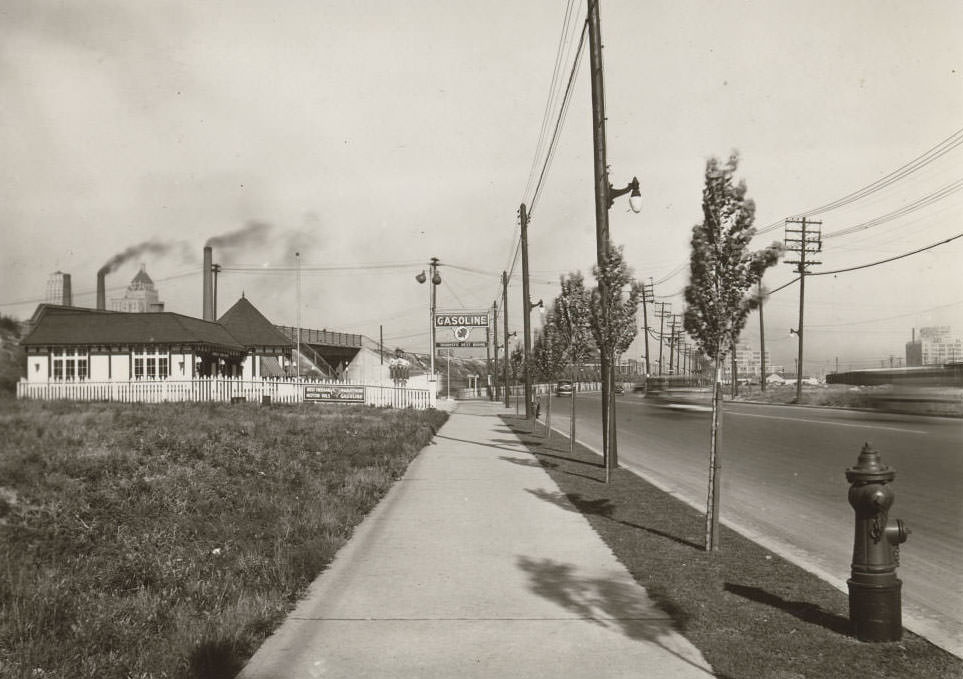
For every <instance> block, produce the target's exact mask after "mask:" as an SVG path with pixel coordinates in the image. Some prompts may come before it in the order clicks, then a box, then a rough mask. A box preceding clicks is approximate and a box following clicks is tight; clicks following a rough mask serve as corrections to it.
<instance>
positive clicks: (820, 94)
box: [0, 0, 963, 374]
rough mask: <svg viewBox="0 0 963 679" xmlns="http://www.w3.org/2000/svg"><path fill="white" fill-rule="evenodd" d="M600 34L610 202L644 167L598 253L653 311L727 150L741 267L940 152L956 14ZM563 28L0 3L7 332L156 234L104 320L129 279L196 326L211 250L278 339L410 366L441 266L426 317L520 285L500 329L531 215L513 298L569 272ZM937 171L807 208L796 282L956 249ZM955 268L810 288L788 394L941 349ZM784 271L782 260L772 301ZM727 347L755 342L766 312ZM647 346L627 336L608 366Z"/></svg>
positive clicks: (569, 139) (943, 170)
mask: <svg viewBox="0 0 963 679" xmlns="http://www.w3.org/2000/svg"><path fill="white" fill-rule="evenodd" d="M600 11H601V34H602V40H603V43H604V77H605V98H606V115H607V130H606V131H607V145H608V163H609V166H610V172H611V182H612V184H613V185H615V186H622V185H624V184H625V183H627V182H628V180H629V179H631V178H632V177H633V176H637V177H638V178H639V182H640V185H641V190H642V194H643V198H644V204H643V209H642V212H641V213H640V214H634V213H631V212H630V211H629V209H628V203H627V201H626V200H625V199H624V198H622V199H619V200H617V201H616V203H615V205H614V206H613V208H612V210H611V227H610V228H611V234H612V238H613V240H614V241H615V242H616V243H617V244H620V245H623V246H624V253H625V257H626V260H627V262H628V264H629V265H630V267H632V269H633V271H634V273H635V275H636V277H637V278H639V279H648V278H652V280H653V281H654V282H655V293H656V295H657V297H658V299H659V300H660V301H666V302H669V303H671V305H672V311H673V312H675V313H681V312H682V311H683V308H684V306H683V302H682V298H681V292H682V290H683V288H684V286H685V285H686V282H687V275H688V270H687V266H688V258H689V238H690V234H691V228H692V226H693V225H694V224H696V223H697V222H699V221H700V220H701V192H702V186H703V179H704V178H703V172H704V168H705V163H706V160H707V159H708V158H709V157H711V156H715V157H720V158H725V157H727V156H728V155H729V153H730V152H732V151H733V150H737V151H738V152H739V155H740V158H741V162H740V166H739V173H738V174H739V176H740V177H741V178H743V179H744V180H745V182H746V184H747V186H748V195H749V197H751V198H752V199H753V200H754V201H755V202H756V225H757V227H759V228H760V230H761V229H764V228H765V227H768V226H770V225H774V224H775V225H777V228H774V229H772V230H769V231H767V233H764V234H760V235H759V236H757V238H756V240H755V241H754V242H753V245H754V247H760V248H761V247H763V246H765V245H767V244H768V243H769V242H771V241H772V240H779V239H781V238H782V236H783V229H782V226H778V225H779V224H780V223H781V221H782V220H783V219H784V218H786V217H791V216H794V215H798V214H800V213H802V212H804V211H808V210H810V209H812V208H816V207H819V206H822V205H825V204H827V203H830V202H832V201H835V200H836V199H839V198H842V197H844V196H847V195H848V194H850V193H852V192H854V191H857V190H858V189H861V188H863V187H865V186H868V185H871V184H873V183H874V182H877V181H878V180H880V179H881V178H884V177H887V176H888V175H890V174H891V173H893V172H894V171H897V170H899V169H900V168H903V167H904V166H906V164H907V163H909V162H910V161H913V160H914V159H917V158H919V157H920V156H922V155H923V154H924V153H926V152H927V151H928V150H930V149H933V148H935V147H937V146H938V145H939V144H940V143H941V142H943V141H945V140H948V139H957V140H958V139H959V137H960V130H961V128H963V81H961V68H963V40H961V37H963V36H961V32H963V31H961V29H960V26H963V3H960V2H958V1H957V0H927V1H926V2H920V3H906V2H894V1H890V0H872V1H868V0H867V1H862V0H850V1H848V2H845V3H839V2H837V1H835V0H798V1H796V2H788V1H787V2H770V1H766V2H762V1H759V2H752V1H748V2H729V3H719V2H713V1H711V0H684V1H681V2H679V1H676V0H671V1H670V0H665V1H648V2H637V1H629V0H604V1H603V2H601V5H600ZM569 12H571V13H572V14H571V16H572V17H574V21H569V22H568V23H566V16H567V14H568V13H569ZM585 12H586V8H585V3H584V0H583V1H582V2H581V3H579V2H569V0H529V1H527V2H522V3H519V2H506V1H504V0H490V1H489V2H485V3H462V2H450V1H442V0H409V1H408V2H404V3H398V2H387V1H379V2H375V1H371V0H367V1H366V0H352V1H350V2H348V1H344V2H341V1H338V2H332V1H325V0H311V1H307V0H303V1H302V0H272V1H271V2H266V1H260V2H254V1H248V2H237V1H233V0H232V1H231V2H227V1H220V0H211V1H201V2H196V1H192V2H180V1H178V0H169V1H165V2H159V1H153V0H145V1H143V2H137V3H130V2H122V1H119V0H117V1H114V0H89V1H86V2H82V3H81V2H76V3H70V2H61V1H59V0H58V1H53V0H0V156H2V158H3V162H2V163H0V313H3V314H5V315H8V316H14V317H18V318H26V317H29V315H30V314H31V313H32V312H33V310H34V309H35V308H36V305H37V304H38V303H39V302H41V301H43V296H44V290H45V286H46V282H47V279H48V276H49V275H50V274H51V273H52V272H54V271H58V270H59V271H64V272H68V273H70V274H71V276H72V279H73V288H74V302H75V304H77V305H82V306H93V304H94V286H95V274H96V272H97V270H98V269H100V268H101V267H102V266H103V265H104V264H105V263H107V262H108V261H109V260H111V258H113V257H114V256H115V255H117V254H119V253H122V252H124V251H125V250H127V249H128V248H131V247H132V246H138V245H141V244H144V243H153V244H154V246H153V247H152V248H150V249H149V251H145V252H143V253H142V254H140V255H134V256H132V257H130V258H129V259H128V260H127V261H125V262H123V263H121V264H120V265H119V266H118V268H117V269H116V271H113V272H112V273H111V274H110V275H109V276H108V289H109V292H108V297H112V296H120V295H121V294H122V293H123V289H124V288H125V287H126V285H127V283H129V281H130V279H131V278H132V277H133V276H134V274H135V273H136V272H137V270H138V267H139V265H140V264H144V265H145V266H146V268H147V271H148V273H149V274H150V276H151V277H152V278H153V279H154V280H155V282H156V284H157V288H158V290H159V292H160V297H161V300H162V301H164V302H165V303H166V309H167V310H168V311H175V312H179V313H183V314H187V315H192V316H200V315H201V277H200V267H201V248H202V247H203V245H204V244H205V243H206V242H207V241H208V240H209V239H212V238H215V239H217V242H219V243H221V244H222V246H221V247H217V248H215V253H214V261H215V262H217V263H219V264H221V265H222V267H223V272H222V273H221V274H220V276H219V279H218V309H219V311H223V310H226V309H227V308H228V307H229V306H230V305H231V304H233V303H234V301H236V300H237V298H238V297H240V296H241V295H242V294H243V295H245V296H246V297H248V298H249V299H250V300H251V301H252V302H253V303H254V304H255V305H256V306H257V307H258V308H259V309H261V311H262V312H263V313H265V315H267V316H268V318H270V319H271V320H272V321H273V322H275V323H279V324H287V325H295V324H297V323H298V322H299V321H300V323H301V325H302V326H303V327H311V328H319V329H320V328H326V329H331V330H338V331H343V332H358V333H363V334H365V335H367V336H369V337H371V338H373V339H378V337H379V332H383V334H384V337H385V344H386V345H388V346H391V347H394V346H400V347H404V348H406V349H409V350H413V351H419V352H423V351H426V350H427V346H428V339H427V337H428V334H427V332H428V300H429V297H428V294H429V290H428V288H429V286H428V285H419V284H418V282H417V281H416V280H415V275H416V274H418V273H419V272H420V271H421V270H423V269H425V268H427V263H428V261H429V259H430V258H431V257H437V258H438V259H439V260H440V262H441V268H440V273H441V276H442V279H443V283H442V284H441V285H440V286H439V287H438V290H437V293H438V299H437V304H438V307H439V308H440V309H450V310H460V309H470V310H476V309H487V308H490V307H491V306H492V303H493V302H495V301H496V300H498V303H499V307H500V297H501V285H500V275H501V272H502V271H503V270H509V271H511V272H512V277H511V284H510V286H509V304H508V311H509V327H510V328H511V329H512V330H516V329H519V328H520V327H521V311H522V300H521V264H520V262H519V261H518V260H517V258H513V254H514V253H515V251H516V248H515V244H516V239H517V234H518V210H519V205H520V204H521V203H523V202H524V203H526V205H528V206H530V207H531V211H532V219H531V223H530V225H529V250H530V255H529V257H530V268H531V276H530V280H531V282H532V297H533V298H534V299H544V300H545V301H546V303H548V302H549V301H550V300H551V299H553V298H554V296H555V295H556V294H557V292H558V279H559V276H560V275H562V274H566V273H569V272H573V271H582V272H583V273H584V274H585V275H586V277H587V278H588V279H589V280H591V267H592V264H593V262H594V259H595V226H594V197H593V183H592V157H593V156H592V127H591V108H590V84H589V74H588V68H587V67H588V54H587V52H586V53H585V55H584V58H583V59H582V61H581V65H580V67H579V69H578V71H577V72H576V77H575V79H574V81H573V82H574V89H573V95H572V99H571V102H570V106H569V107H568V108H567V112H566V114H565V116H564V119H563V124H562V125H561V127H560V130H561V131H560V134H559V138H558V143H557V147H556V149H555V152H554V154H553V155H552V159H551V163H550V164H549V165H548V169H547V171H546V172H545V178H544V180H543V183H542V185H541V189H540V190H539V192H538V195H537V197H535V200H534V202H533V197H534V196H533V190H534V184H533V182H532V177H533V173H534V176H535V177H537V176H538V174H539V173H540V172H541V169H542V167H543V165H544V164H545V152H544V144H543V145H542V146H541V147H540V146H539V138H540V132H541V131H542V128H543V119H545V120H546V121H547V124H548V125H549V129H551V127H552V126H554V124H555V121H556V120H557V118H558V117H559V110H558V100H557V98H556V97H552V96H551V95H552V93H553V91H554V90H553V87H552V83H553V72H554V71H555V69H556V59H557V54H559V52H560V51H561V58H560V59H559V63H560V66H559V71H560V73H559V78H560V79H561V80H562V81H563V82H562V84H564V81H565V80H567V74H568V72H569V69H570V68H571V66H572V63H573V59H574V55H575V53H576V46H577V40H578V33H579V31H580V30H581V25H582V22H583V21H584V16H585ZM566 26H568V27H569V28H568V30H567V31H566V29H565V27H566ZM560 43H561V50H560ZM556 89H557V88H556ZM548 102H554V103H551V104H550V105H547V103H548ZM547 108H548V114H547V115H546V109H547ZM954 134H956V137H955V138H954V137H953V135H954ZM940 148H944V150H946V152H945V153H944V154H943V155H941V156H940V157H938V158H934V159H932V160H930V161H929V162H925V163H920V164H919V167H918V169H916V171H914V172H912V173H910V174H908V175H906V176H904V177H901V178H900V179H899V180H898V181H894V182H892V183H890V184H889V185H888V186H886V187H885V188H883V189H881V190H879V191H874V192H872V193H871V194H870V195H867V196H866V197H865V198H862V199H860V200H856V201H853V202H851V203H849V204H848V205H846V206H844V207H841V208H838V209H834V210H828V211H825V212H823V213H820V214H816V215H813V219H817V220H821V221H822V232H823V234H824V241H823V252H822V253H821V258H820V261H821V264H819V265H815V266H813V267H812V271H813V272H814V273H818V272H819V271H834V270H838V269H843V268H848V267H853V266H858V265H861V264H866V263H871V262H875V261H879V260H882V259H886V258H889V257H894V256H897V255H900V254H903V253H906V252H909V251H912V250H916V249H919V248H923V247H925V246H929V245H932V244H934V243H937V242H940V241H942V240H946V239H948V238H951V237H953V236H955V235H957V234H959V233H963V219H961V215H963V191H960V190H958V189H957V188H954V186H955V183H958V182H959V180H960V179H961V174H963V148H961V147H960V146H959V145H956V146H953V145H949V146H946V147H940ZM941 189H946V190H945V191H943V192H942V193H938V194H937V196H935V197H933V198H932V199H930V200H927V201H925V202H926V203H927V204H926V205H925V206H923V207H920V208H919V209H910V208H912V207H913V206H914V204H915V203H916V202H917V201H919V200H920V199H921V198H924V197H927V196H931V195H932V194H935V193H937V192H940V190H941ZM908 206H909V207H908ZM900 209H903V211H904V212H905V214H901V215H900V216H897V217H895V218H891V219H887V220H884V221H882V222H881V223H879V224H877V225H875V226H870V227H867V228H861V229H858V230H855V231H853V232H852V233H848V234H846V235H839V236H832V234H833V232H836V231H841V230H844V229H850V227H856V226H860V225H865V224H867V223H872V222H873V220H877V218H880V217H882V216H886V215H890V214H891V213H893V212H894V211H897V210H900ZM238 232H241V233H244V234H247V235H249V236H251V235H252V234H253V236H254V237H249V238H246V239H240V240H233V239H232V235H233V234H237V233H238ZM135 250H136V247H135ZM296 252H297V253H300V256H296V255H295V253H296ZM961 264H963V238H961V239H958V240H954V241H952V242H949V243H947V244H944V245H941V246H939V247H935V248H932V249H930V250H927V251H925V252H923V253H920V254H916V255H913V256H910V257H906V258H903V259H899V260H897V261H894V262H890V263H888V264H881V265H878V266H874V267H870V268H866V269H861V270H858V271H851V272H845V273H838V274H835V275H833V274H830V275H821V276H818V277H816V276H814V277H810V278H807V282H806V297H805V301H806V304H805V326H804V327H805V333H806V335H805V337H806V340H805V346H806V357H805V361H804V372H806V373H810V374H821V373H824V372H826V371H827V370H832V369H833V368H834V367H835V366H836V365H837V364H838V365H839V367H840V369H846V368H864V367H880V366H881V365H884V364H885V365H889V361H890V357H895V358H896V359H899V358H902V357H903V355H904V345H905V343H906V342H907V341H908V340H909V339H910V336H911V333H912V330H913V328H920V327H925V326H932V325H948V326H951V327H952V328H953V332H954V334H955V335H956V336H961V335H963V285H961V284H960V283H961V275H960V265H961ZM299 266H300V269H301V273H300V277H299V275H298V273H297V268H298V267H299ZM792 269H793V267H792V266H790V265H789V264H785V263H780V264H778V265H776V266H775V267H774V268H773V269H771V270H770V271H769V272H768V273H767V274H766V277H765V281H764V283H765V285H766V286H767V287H768V288H770V289H775V288H778V287H780V286H782V285H783V284H785V283H788V282H790V281H791V280H793V278H795V276H794V274H793V272H792ZM299 278H300V295H299V294H298V292H297V291H298V287H299V286H298V279H299ZM299 302H300V305H299ZM798 305H799V286H798V285H790V286H788V287H786V288H783V289H781V290H779V291H777V292H775V293H774V294H773V295H772V296H771V298H770V299H769V301H768V303H767V305H766V307H765V326H766V328H765V332H766V346H767V349H768V350H769V351H770V352H771V354H772V361H773V362H774V363H776V364H781V365H784V366H786V367H787V369H789V370H792V369H793V361H794V358H795V356H796V348H797V340H796V337H795V336H793V335H791V334H790V333H789V329H790V328H796V327H798V313H799V311H798ZM539 318H540V317H539V316H538V315H537V314H535V315H534V324H535V326H536V327H537V326H538V324H539ZM499 324H500V325H501V318H500V319H499ZM520 334H521V333H519V335H520ZM743 339H744V341H745V342H747V343H748V344H750V345H752V346H753V347H754V348H756V349H758V346H759V321H758V317H757V316H756V314H753V315H751V316H750V318H749V321H748V323H747V326H746V330H745V331H744V332H743ZM641 352H642V349H641V341H637V342H636V344H635V345H633V348H632V349H630V351H629V352H628V355H629V356H630V357H634V358H640V357H641ZM654 352H655V349H654V347H653V353H654Z"/></svg>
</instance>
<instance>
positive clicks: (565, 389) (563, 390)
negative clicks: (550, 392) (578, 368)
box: [555, 380, 572, 396]
mask: <svg viewBox="0 0 963 679" xmlns="http://www.w3.org/2000/svg"><path fill="white" fill-rule="evenodd" d="M555 393H556V394H557V395H558V396H571V395H572V383H571V382H569V381H568V380H561V381H560V382H559V383H558V384H557V385H555Z"/></svg>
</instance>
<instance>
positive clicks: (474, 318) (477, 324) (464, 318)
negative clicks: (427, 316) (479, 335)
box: [435, 312, 488, 328]
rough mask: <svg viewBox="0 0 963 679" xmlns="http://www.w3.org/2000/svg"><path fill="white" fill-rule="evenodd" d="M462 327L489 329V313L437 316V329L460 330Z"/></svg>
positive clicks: (441, 314) (440, 314) (459, 313)
mask: <svg viewBox="0 0 963 679" xmlns="http://www.w3.org/2000/svg"><path fill="white" fill-rule="evenodd" d="M461 326H468V327H471V328H487V327H488V312H482V313H472V312H457V313H441V312H438V313H436V314H435V327H436V328H458V327H461Z"/></svg>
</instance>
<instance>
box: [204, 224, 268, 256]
mask: <svg viewBox="0 0 963 679" xmlns="http://www.w3.org/2000/svg"><path fill="white" fill-rule="evenodd" d="M270 230H271V225H270V224H267V223H265V222H258V221H253V220H252V221H249V222H248V223H247V224H245V225H244V226H243V227H241V228H240V229H238V230H237V231H231V232H229V233H225V234H223V235H221V236H214V237H213V238H209V239H208V241H207V243H205V244H204V247H209V248H214V249H216V250H232V249H239V248H243V247H247V246H249V245H261V244H262V243H264V241H265V239H266V238H267V234H268V231H270Z"/></svg>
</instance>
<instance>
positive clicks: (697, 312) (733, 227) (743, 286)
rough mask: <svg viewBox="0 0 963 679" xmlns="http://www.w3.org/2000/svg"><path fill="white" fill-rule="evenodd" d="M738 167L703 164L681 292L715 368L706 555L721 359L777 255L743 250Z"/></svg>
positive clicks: (746, 225)
mask: <svg viewBox="0 0 963 679" xmlns="http://www.w3.org/2000/svg"><path fill="white" fill-rule="evenodd" d="M738 166H739V157H738V155H737V154H736V153H733V154H732V155H730V156H729V160H728V162H727V163H726V164H725V165H722V164H720V162H719V160H718V159H716V158H710V159H709V160H708V161H707V162H706V170H705V188H704V189H703V190H702V216H703V220H702V223H701V224H697V225H695V226H694V227H692V254H691V259H690V265H689V284H688V285H687V286H686V289H685V301H686V310H685V321H684V324H685V329H686V331H687V332H688V333H689V335H691V336H692V337H693V338H695V340H696V342H697V344H698V345H699V348H700V349H701V350H702V351H703V353H704V354H705V355H706V356H708V357H710V358H711V359H712V360H713V363H714V368H715V386H714V389H713V397H712V437H711V439H710V444H709V491H708V499H707V505H706V550H707V551H712V550H716V549H718V542H719V467H720V465H719V453H720V446H721V429H722V409H721V408H720V400H721V398H722V361H723V360H724V359H725V356H726V353H727V352H728V351H729V350H730V349H731V347H733V346H734V345H735V341H736V339H737V338H738V337H739V333H740V331H741V330H742V328H743V327H744V326H745V324H746V317H747V315H748V314H749V310H750V309H751V308H752V307H753V306H754V303H755V302H754V301H753V298H752V296H751V295H747V291H748V290H749V288H750V287H752V286H754V285H756V284H757V283H758V282H759V280H760V279H761V278H762V275H763V273H765V271H766V269H767V268H769V267H770V266H772V265H773V264H775V263H776V261H777V260H778V259H779V256H780V254H781V252H782V246H781V245H780V244H779V243H773V244H772V245H771V246H769V247H768V248H766V249H764V250H760V251H758V252H750V251H749V242H750V241H751V240H752V237H753V235H754V234H755V228H753V221H754V219H755V213H756V206H755V203H754V202H753V201H752V200H751V199H750V198H747V197H746V183H745V181H744V180H740V181H739V182H738V183H736V182H735V181H734V175H735V172H736V169H737V168H738Z"/></svg>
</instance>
